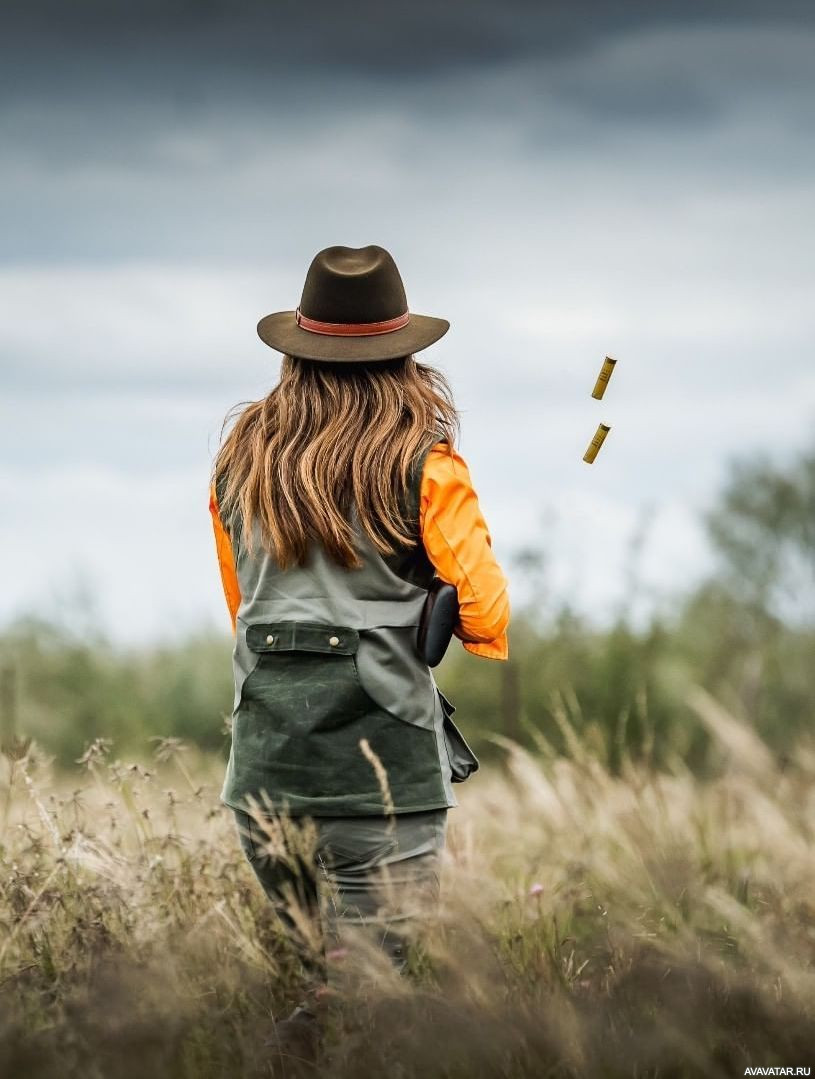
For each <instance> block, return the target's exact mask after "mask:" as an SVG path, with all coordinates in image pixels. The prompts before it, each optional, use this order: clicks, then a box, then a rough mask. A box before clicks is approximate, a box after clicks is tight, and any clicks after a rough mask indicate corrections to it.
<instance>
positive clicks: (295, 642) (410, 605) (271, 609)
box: [221, 443, 478, 816]
mask: <svg viewBox="0 0 815 1079" xmlns="http://www.w3.org/2000/svg"><path fill="white" fill-rule="evenodd" d="M431 445H433V443H431V444H429V445H428V446H427V447H426V448H425V449H424V451H423V452H422V453H421V454H420V455H419V457H418V458H417V460H416V461H415V462H414V467H413V469H412V474H411V482H410V485H409V491H408V506H407V511H408V519H409V520H410V521H411V522H412V523H413V525H414V528H415V534H416V536H417V539H418V507H419V490H420V485H421V476H422V468H423V465H424V459H425V457H426V455H427V453H428V452H429V450H430V447H431ZM354 522H356V528H355V532H356V535H357V549H358V552H359V554H360V557H361V558H362V560H363V567H362V568H361V569H352V570H347V569H344V568H343V567H341V566H338V565H337V564H336V563H334V562H333V561H331V559H329V558H328V557H327V555H326V554H325V551H324V549H323V548H322V546H321V545H318V544H312V545H311V548H310V551H309V557H308V560H307V562H306V564H305V565H304V566H295V567H292V568H290V569H287V570H281V569H280V568H279V567H278V565H277V563H276V561H275V559H274V558H273V557H272V556H270V555H269V554H268V553H267V552H265V550H264V549H263V547H262V545H261V543H260V537H259V536H256V537H255V540H256V543H255V545H254V551H253V554H252V555H250V554H249V553H248V552H247V550H246V548H245V545H243V544H242V543H241V539H240V527H237V528H235V527H231V528H230V532H231V538H232V546H233V551H234V555H235V566H236V570H237V575H238V582H239V584H240V592H241V597H242V600H241V604H240V607H239V608H238V614H237V625H236V635H235V651H234V656H233V667H234V674H235V699H234V707H233V713H232V747H231V751H230V755H229V763H228V765H227V770H226V777H225V779H224V785H223V790H222V792H221V799H222V801H223V802H224V803H225V804H226V805H228V806H231V807H232V808H234V809H245V808H246V801H245V800H246V798H247V796H250V795H251V796H253V797H254V798H256V799H257V800H258V801H259V802H261V803H263V802H267V801H269V800H270V801H271V804H272V806H273V807H274V808H275V809H276V810H277V811H286V812H288V813H290V814H291V815H293V816H302V815H309V816H352V815H354V816H356V815H381V814H382V813H384V812H385V811H386V809H387V801H386V796H385V794H384V792H383V789H382V769H379V768H378V766H376V764H375V762H373V761H372V760H371V759H370V754H369V755H367V756H366V754H365V752H363V748H362V747H361V745H360V743H361V742H362V741H363V740H365V742H367V745H368V747H370V751H372V753H373V754H374V755H375V757H376V758H377V759H378V761H379V762H381V765H382V768H383V769H384V773H385V776H386V777H387V788H388V791H389V796H390V799H391V801H392V804H393V807H394V811H395V812H397V813H411V812H418V811H421V810H427V809H438V808H442V807H444V806H455V805H457V804H458V803H457V801H456V798H455V795H454V793H453V790H452V786H451V783H453V782H460V781H463V780H464V779H466V778H467V776H469V775H470V774H471V773H472V772H473V771H475V770H476V769H477V768H478V761H477V759H476V758H475V756H474V755H473V753H472V750H471V749H470V748H469V746H468V745H467V744H466V742H465V741H464V739H463V737H462V736H461V733H460V732H459V731H458V729H457V728H456V727H455V725H454V724H453V722H452V719H451V716H452V713H453V711H454V710H455V709H454V708H453V706H452V705H451V704H450V702H449V701H448V700H447V699H446V698H445V697H444V696H443V695H442V693H441V691H440V690H439V689H438V687H437V685H436V683H435V680H434V678H433V674H432V671H431V670H430V668H429V667H428V666H427V665H426V663H425V662H424V660H423V659H422V658H421V656H420V655H419V653H418V651H417V648H416V634H417V628H418V624H419V618H420V615H421V611H422V606H423V605H424V602H425V598H426V596H427V590H428V587H429V585H430V581H431V579H432V577H433V566H432V565H431V563H430V561H429V560H428V558H427V555H426V554H425V551H424V548H423V546H422V544H421V542H417V545H416V546H415V547H413V548H405V549H402V550H400V551H398V552H397V553H396V554H394V555H393V556H390V557H384V558H383V557H382V556H381V555H380V554H379V552H378V551H377V550H376V549H375V547H374V546H373V544H371V542H370V541H369V539H368V537H367V535H366V534H365V532H364V530H363V529H362V528H360V527H359V524H358V520H357V518H356V515H355V514H354V515H353V517H352V523H354ZM224 524H225V525H226V526H227V527H230V526H229V523H228V522H224ZM377 773H379V775H378V774H377Z"/></svg>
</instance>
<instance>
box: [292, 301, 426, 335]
mask: <svg viewBox="0 0 815 1079" xmlns="http://www.w3.org/2000/svg"><path fill="white" fill-rule="evenodd" d="M294 317H295V319H296V320H297V325H298V326H299V327H300V328H301V329H302V330H308V331H309V333H324V334H327V335H328V336H329V337H365V336H367V335H369V334H377V333H393V331H394V330H401V329H402V327H403V326H407V324H408V322H409V321H410V312H409V311H405V313H404V315H397V316H396V318H386V319H385V320H384V321H383V322H320V321H319V319H316V318H309V317H308V316H307V315H303V314H301V312H300V308H299V307H298V308H297V310H296V311H295V312H294Z"/></svg>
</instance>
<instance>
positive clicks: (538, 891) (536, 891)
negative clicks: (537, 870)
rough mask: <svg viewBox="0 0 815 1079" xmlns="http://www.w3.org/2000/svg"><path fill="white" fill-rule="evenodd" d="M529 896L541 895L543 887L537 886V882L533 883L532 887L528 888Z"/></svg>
mask: <svg viewBox="0 0 815 1079" xmlns="http://www.w3.org/2000/svg"><path fill="white" fill-rule="evenodd" d="M529 894H530V895H535V896H537V895H543V885H542V884H539V883H538V882H537V881H536V882H535V883H534V884H533V885H532V886H531V887H530V889H529Z"/></svg>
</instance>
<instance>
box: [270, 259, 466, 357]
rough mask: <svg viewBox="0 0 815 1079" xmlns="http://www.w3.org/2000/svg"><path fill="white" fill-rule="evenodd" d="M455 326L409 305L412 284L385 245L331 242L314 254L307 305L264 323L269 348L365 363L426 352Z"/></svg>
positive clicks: (304, 296) (303, 303)
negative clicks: (408, 286)
mask: <svg viewBox="0 0 815 1079" xmlns="http://www.w3.org/2000/svg"><path fill="white" fill-rule="evenodd" d="M449 329H450V323H449V322H448V321H447V320H446V319H443V318H433V317H432V316H430V315H417V314H414V312H412V311H409V310H408V303H407V297H406V295H405V286H404V285H403V284H402V278H401V276H400V274H399V270H398V269H397V268H396V263H395V262H394V261H393V258H392V257H391V255H390V254H389V253H388V252H387V251H386V250H385V249H384V247H377V245H376V244H369V246H368V247H326V248H324V249H323V250H322V251H319V252H318V253H317V254H316V255H315V256H314V258H313V259H312V262H311V265H310V266H309V268H308V273H307V274H306V283H305V285H304V286H303V294H302V297H301V299H300V306H299V307H298V308H297V309H296V310H295V311H275V312H274V314H271V315H266V316H265V318H262V319H261V320H260V322H259V323H258V335H259V336H260V339H261V341H264V342H265V343H266V344H267V345H269V347H270V348H274V349H276V350H277V351H278V352H284V353H287V354H288V355H290V356H298V357H301V358H302V359H306V360H331V361H335V362H347V363H363V362H370V361H371V360H392V359H395V358H396V357H397V356H408V355H410V354H411V353H413V352H419V351H421V350H422V349H423V348H427V347H428V345H432V344H433V342H434V341H438V339H439V338H440V337H442V336H443V335H444V334H445V333H447V331H448V330H449Z"/></svg>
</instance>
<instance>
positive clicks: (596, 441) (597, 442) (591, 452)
mask: <svg viewBox="0 0 815 1079" xmlns="http://www.w3.org/2000/svg"><path fill="white" fill-rule="evenodd" d="M610 430H611V428H610V427H608V426H606V424H604V423H601V424H600V426H599V427H598V428H597V434H596V435H595V436H594V438H593V439H592V440H591V442H590V443H589V448H588V449H587V450H586V452H585V453H584V454H583V460H584V461H587V462H588V464H591V463H592V462H593V461H594V458H595V457H596V456H597V454H598V453H599V452H600V447H601V446H602V445H603V442H605V438H606V435H607V434H608V433H609V431H610Z"/></svg>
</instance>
